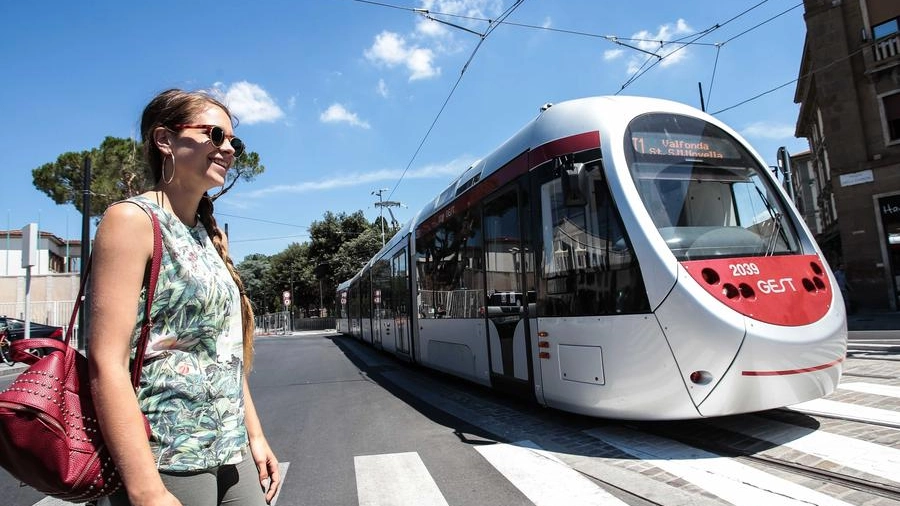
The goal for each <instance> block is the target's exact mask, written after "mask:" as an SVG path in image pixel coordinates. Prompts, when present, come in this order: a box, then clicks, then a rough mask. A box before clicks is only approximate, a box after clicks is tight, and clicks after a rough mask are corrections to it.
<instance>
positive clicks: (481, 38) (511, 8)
mask: <svg viewBox="0 0 900 506" xmlns="http://www.w3.org/2000/svg"><path fill="white" fill-rule="evenodd" d="M356 1H361V2H364V3H375V2H369V1H365V0H356ZM524 1H525V0H516V1H515V2H514V3H513V4H512V5H511V6H509V7H508V8H507V9H506V10H505V11H504V12H503V13H502V14H501V15H500V17H499V18H497V19H496V20H489V25H488V27H487V29H486V30H485V32H484V33H483V34H479V40H478V44H476V45H475V48H474V49H473V50H472V53H471V54H470V55H469V59H468V60H466V63H465V64H464V65H463V66H462V69H461V70H460V72H459V77H457V79H456V82H455V83H453V87H452V88H450V93H448V94H447V98H445V99H444V103H443V104H441V107H440V109H439V110H438V112H437V114H436V115H435V117H434V120H432V122H431V125H429V127H428V130H427V131H426V132H425V135H424V136H423V137H422V140H421V141H420V142H419V145H418V146H417V147H416V150H415V152H414V153H413V155H412V157H411V158H410V160H409V163H407V164H406V167H405V168H404V169H403V172H402V173H401V174H400V178H399V179H398V180H397V183H396V184H395V185H394V188H393V189H391V193H389V194H388V200H390V198H391V196H393V195H394V192H396V191H397V188H399V187H400V183H402V182H403V178H404V177H406V173H407V172H409V168H410V167H412V164H413V162H414V161H415V160H416V157H418V156H419V152H420V151H421V150H422V147H423V146H424V145H425V142H426V141H427V140H428V137H429V136H430V135H431V132H432V131H433V130H434V127H435V125H437V122H438V120H439V119H440V117H441V114H443V112H444V109H446V107H447V104H448V103H449V102H450V99H451V98H452V97H453V94H454V93H455V92H456V89H457V88H458V87H459V83H460V82H461V81H462V78H463V76H464V75H465V73H466V70H468V68H469V64H471V63H472V60H473V59H474V58H475V55H476V54H477V53H478V50H479V49H480V48H481V45H482V44H483V43H484V41H485V39H486V38H487V37H488V35H490V34H491V33H492V32H493V31H494V29H495V28H496V27H497V26H498V25H499V24H500V23H502V22H503V20H504V19H506V18H507V17H509V15H510V14H512V13H513V11H515V10H516V9H517V8H518V7H519V6H520V5H521V4H522V2H524ZM413 12H417V13H419V14H426V13H427V14H431V13H430V12H428V11H424V12H423V10H422V9H413ZM468 31H470V32H472V31H471V30H468Z"/></svg>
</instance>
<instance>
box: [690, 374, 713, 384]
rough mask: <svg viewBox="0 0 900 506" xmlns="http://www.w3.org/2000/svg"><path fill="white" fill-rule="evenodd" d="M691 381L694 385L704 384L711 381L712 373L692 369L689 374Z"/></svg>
mask: <svg viewBox="0 0 900 506" xmlns="http://www.w3.org/2000/svg"><path fill="white" fill-rule="evenodd" d="M690 378H691V383H694V384H695V385H706V384H708V383H709V382H710V381H712V374H710V373H709V371H694V372H692V373H691V375H690Z"/></svg>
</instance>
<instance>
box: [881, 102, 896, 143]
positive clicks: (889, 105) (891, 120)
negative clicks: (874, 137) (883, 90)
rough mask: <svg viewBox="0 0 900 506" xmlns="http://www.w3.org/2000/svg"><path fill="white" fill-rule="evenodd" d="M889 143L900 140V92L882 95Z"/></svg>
mask: <svg viewBox="0 0 900 506" xmlns="http://www.w3.org/2000/svg"><path fill="white" fill-rule="evenodd" d="M881 104H882V106H883V109H884V123H885V127H886V129H885V130H886V131H885V133H886V134H887V141H888V143H894V142H900V93H894V94H893V95H886V96H883V97H881Z"/></svg>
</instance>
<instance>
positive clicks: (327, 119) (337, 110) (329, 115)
mask: <svg viewBox="0 0 900 506" xmlns="http://www.w3.org/2000/svg"><path fill="white" fill-rule="evenodd" d="M319 121H321V122H323V123H349V124H351V125H353V126H358V127H360V128H370V126H369V124H368V123H367V122H365V121H362V120H360V119H359V116H357V115H356V113H355V112H350V111H348V110H347V108H345V107H344V106H343V105H341V104H338V103H334V104H331V106H329V107H328V109H326V110H325V112H323V113H322V114H320V115H319Z"/></svg>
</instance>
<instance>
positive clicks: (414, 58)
mask: <svg viewBox="0 0 900 506" xmlns="http://www.w3.org/2000/svg"><path fill="white" fill-rule="evenodd" d="M364 54H365V56H366V59H368V60H369V61H371V62H372V63H375V64H376V65H384V66H386V67H388V68H393V67H396V66H398V65H404V66H405V67H406V68H407V70H409V80H410V81H415V80H417V79H426V78H429V77H435V76H438V75H440V73H441V69H440V68H439V67H435V66H434V63H433V60H434V52H433V51H432V50H431V49H427V48H423V47H419V46H416V45H410V44H408V43H407V41H406V39H404V38H403V37H402V36H400V35H398V34H396V33H394V32H388V31H384V32H381V33H379V34H378V35H376V36H375V42H373V43H372V47H370V48H369V49H366V51H365V53H364Z"/></svg>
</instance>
